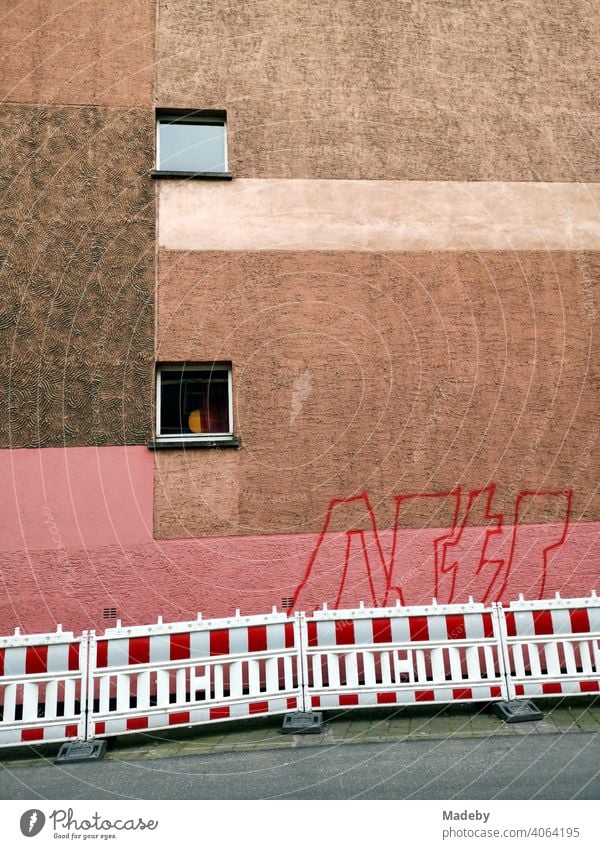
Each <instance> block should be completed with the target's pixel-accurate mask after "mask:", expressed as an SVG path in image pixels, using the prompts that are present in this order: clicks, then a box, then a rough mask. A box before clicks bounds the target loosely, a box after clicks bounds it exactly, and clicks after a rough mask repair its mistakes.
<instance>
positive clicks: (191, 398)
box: [160, 369, 229, 436]
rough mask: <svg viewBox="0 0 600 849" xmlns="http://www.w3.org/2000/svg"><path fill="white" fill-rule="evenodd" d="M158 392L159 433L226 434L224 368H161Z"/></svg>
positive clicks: (226, 407) (227, 416)
mask: <svg viewBox="0 0 600 849" xmlns="http://www.w3.org/2000/svg"><path fill="white" fill-rule="evenodd" d="M160 394H161V397H160V433H161V435H162V436H165V435H187V436H191V435H193V434H197V435H198V436H200V435H202V434H207V433H229V378H228V373H227V371H224V370H222V369H219V370H214V371H212V372H210V371H206V372H191V371H188V372H185V371H183V372H178V371H170V370H165V371H162V372H161V378H160Z"/></svg>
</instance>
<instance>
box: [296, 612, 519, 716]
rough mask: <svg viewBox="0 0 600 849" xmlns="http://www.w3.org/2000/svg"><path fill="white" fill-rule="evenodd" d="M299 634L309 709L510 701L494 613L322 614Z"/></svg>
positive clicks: (307, 622) (304, 621)
mask: <svg viewBox="0 0 600 849" xmlns="http://www.w3.org/2000/svg"><path fill="white" fill-rule="evenodd" d="M301 628H302V629H303V630H304V629H305V632H306V633H305V638H304V644H305V649H304V657H303V670H304V671H303V680H304V697H305V699H304V700H305V704H306V706H307V710H310V709H313V708H322V709H332V708H340V707H344V708H348V707H367V706H374V705H390V704H411V703H415V702H434V703H452V702H465V701H468V702H478V701H486V702H489V701H496V700H501V699H506V697H507V689H506V678H505V674H504V661H503V656H502V651H501V648H500V632H499V627H498V622H497V613H496V610H495V607H489V608H486V607H484V605H483V604H474V603H473V602H472V601H470V603H469V604H463V605H458V604H457V605H437V604H433V605H431V606H426V607H404V608H401V607H400V606H399V605H397V606H396V607H395V608H371V609H367V608H364V607H361V608H360V609H357V610H327V609H326V608H324V609H323V610H321V611H316V612H315V613H314V615H313V616H312V617H308V618H306V619H304V617H303V618H302V620H301Z"/></svg>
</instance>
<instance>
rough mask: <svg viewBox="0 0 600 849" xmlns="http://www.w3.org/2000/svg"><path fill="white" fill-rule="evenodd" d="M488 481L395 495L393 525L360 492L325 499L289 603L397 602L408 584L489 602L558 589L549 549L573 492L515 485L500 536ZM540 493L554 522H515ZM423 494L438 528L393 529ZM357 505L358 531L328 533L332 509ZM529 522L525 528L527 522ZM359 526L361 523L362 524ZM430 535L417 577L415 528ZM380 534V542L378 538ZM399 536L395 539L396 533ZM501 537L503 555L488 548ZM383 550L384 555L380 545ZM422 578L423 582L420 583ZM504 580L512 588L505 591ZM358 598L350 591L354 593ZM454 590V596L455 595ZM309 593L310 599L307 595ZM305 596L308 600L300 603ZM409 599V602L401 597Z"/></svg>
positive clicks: (444, 596) (563, 526) (557, 540)
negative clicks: (557, 507) (439, 521)
mask: <svg viewBox="0 0 600 849" xmlns="http://www.w3.org/2000/svg"><path fill="white" fill-rule="evenodd" d="M495 493H496V484H495V483H490V484H488V485H487V486H485V487H483V488H481V489H474V490H470V491H468V492H466V493H463V492H462V490H461V488H460V487H457V488H455V489H454V490H451V491H448V492H417V493H409V494H405V495H397V496H395V502H396V511H395V518H394V524H393V527H392V528H390V529H388V530H387V531H380V530H379V529H378V526H377V521H376V518H375V513H374V511H373V508H372V506H371V503H370V501H369V497H368V495H367V493H366V492H361V493H359V494H358V495H354V496H350V497H348V498H334V499H332V500H331V502H330V503H329V506H328V508H327V513H326V516H325V522H324V525H323V528H322V530H321V532H320V533H319V536H318V538H317V542H316V544H315V547H314V549H313V551H312V553H311V555H310V558H309V561H308V564H307V566H306V569H305V572H304V575H303V576H302V579H301V580H300V582H299V584H298V586H297V587H296V590H295V592H294V597H293V607H294V608H295V609H298V607H299V606H302V605H301V604H300V600H301V596H302V599H303V601H302V604H304V605H305V606H308V607H309V606H310V604H322V603H323V602H327V603H328V604H331V605H333V606H334V607H353V606H355V605H356V604H357V603H358V601H360V600H362V601H364V602H365V603H366V604H367V605H369V606H373V607H379V606H387V605H391V604H395V603H396V600H399V601H400V603H401V604H405V598H407V599H409V597H410V595H412V594H413V590H414V587H415V585H416V586H418V589H419V591H420V592H421V594H423V593H424V592H425V591H427V592H428V593H430V595H431V596H432V597H435V598H437V599H438V600H439V601H440V602H443V603H452V602H454V601H458V600H464V598H465V597H466V595H471V596H473V598H474V599H475V600H476V601H483V602H491V601H498V600H501V599H506V598H507V593H510V592H512V593H513V594H514V593H515V592H516V589H521V590H522V588H523V587H526V588H527V589H528V591H529V594H530V597H531V595H532V594H533V597H536V598H543V597H544V593H545V592H546V591H548V589H552V588H555V589H556V588H560V581H559V577H560V576H559V575H551V574H550V571H551V562H552V558H551V557H550V555H551V553H552V552H554V551H556V550H557V549H558V548H560V547H561V546H563V545H564V543H565V541H566V539H567V534H568V530H569V519H570V514H571V504H572V497H573V491H572V490H560V491H530V490H523V491H521V492H520V493H519V494H518V496H517V498H516V501H515V510H514V519H513V522H512V525H511V526H509V527H508V528H507V529H506V530H507V532H508V534H509V536H508V535H504V517H503V515H502V513H498V512H495V511H494V510H493V500H494V495H495ZM533 499H537V501H536V502H535V503H536V504H538V505H539V504H541V503H543V502H542V501H541V499H549V500H553V501H556V500H563V501H564V514H563V519H562V522H560V523H553V524H545V525H538V526H531V525H525V524H523V522H522V520H523V517H524V515H525V514H526V511H527V509H528V506H531V505H532V504H533V501H532V500H533ZM423 500H427V503H429V504H431V505H434V509H435V515H438V516H439V515H442V514H443V515H444V516H445V519H446V520H447V523H448V524H447V526H446V527H445V528H444V530H443V533H439V532H437V533H436V532H435V531H433V532H431V531H427V530H426V529H425V530H420V529H412V530H411V531H408V532H407V531H405V530H404V531H402V530H400V518H401V514H402V512H403V511H404V510H407V509H408V508H409V506H411V503H412V504H414V503H415V502H421V503H422V501H423ZM348 509H350V510H352V511H358V512H359V514H360V524H361V525H362V526H363V529H355V528H352V529H348V530H346V531H342V532H334V531H332V519H333V516H334V513H336V512H340V511H342V510H343V511H344V512H346V511H347V510H348ZM532 527H533V531H531V528H532ZM365 528H366V529H365ZM407 533H408V534H410V537H408V536H407ZM423 533H425V534H431V533H433V534H434V536H433V538H431V537H429V539H430V542H429V543H428V544H429V546H430V548H429V551H430V562H429V566H428V567H427V569H428V571H427V573H426V574H425V575H424V574H423V569H418V568H416V567H415V565H414V563H413V562H411V559H412V558H414V551H413V546H411V545H410V544H408V545H407V540H411V541H413V540H414V536H415V534H423ZM382 535H383V536H385V544H384V542H383V541H382ZM401 537H402V539H401ZM503 543H504V547H505V549H507V550H505V551H504V552H503V555H504V556H500V554H499V551H496V552H495V554H496V556H494V551H493V549H494V548H498V546H499V545H502V544H503ZM386 550H387V551H388V554H387V556H386V553H385V551H386ZM424 579H425V581H426V583H427V586H426V587H425V586H424V583H423V582H424ZM511 586H512V589H511ZM358 588H360V593H361V597H360V599H359V598H357V597H356V593H357V592H358V591H359V589H358ZM459 594H460V598H459ZM313 596H314V598H313ZM307 602H308V605H307V604H306V603H307ZM409 603H410V601H409Z"/></svg>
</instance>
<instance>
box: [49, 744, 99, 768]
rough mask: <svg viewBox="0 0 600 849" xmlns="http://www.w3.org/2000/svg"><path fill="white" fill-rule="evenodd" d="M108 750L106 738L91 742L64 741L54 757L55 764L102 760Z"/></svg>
mask: <svg viewBox="0 0 600 849" xmlns="http://www.w3.org/2000/svg"><path fill="white" fill-rule="evenodd" d="M105 752H106V740H94V741H93V742H91V743H82V742H77V743H63V744H62V746H61V747H60V749H59V751H58V755H57V756H56V757H55V758H54V763H55V764H64V763H76V762H78V761H100V760H102V758H103V757H104V754H105Z"/></svg>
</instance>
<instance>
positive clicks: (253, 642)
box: [248, 625, 267, 651]
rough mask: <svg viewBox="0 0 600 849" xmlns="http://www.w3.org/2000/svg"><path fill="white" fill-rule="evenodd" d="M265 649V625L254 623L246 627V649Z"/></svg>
mask: <svg viewBox="0 0 600 849" xmlns="http://www.w3.org/2000/svg"><path fill="white" fill-rule="evenodd" d="M266 650H267V626H266V625H255V626H254V627H253V628H248V651H266Z"/></svg>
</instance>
